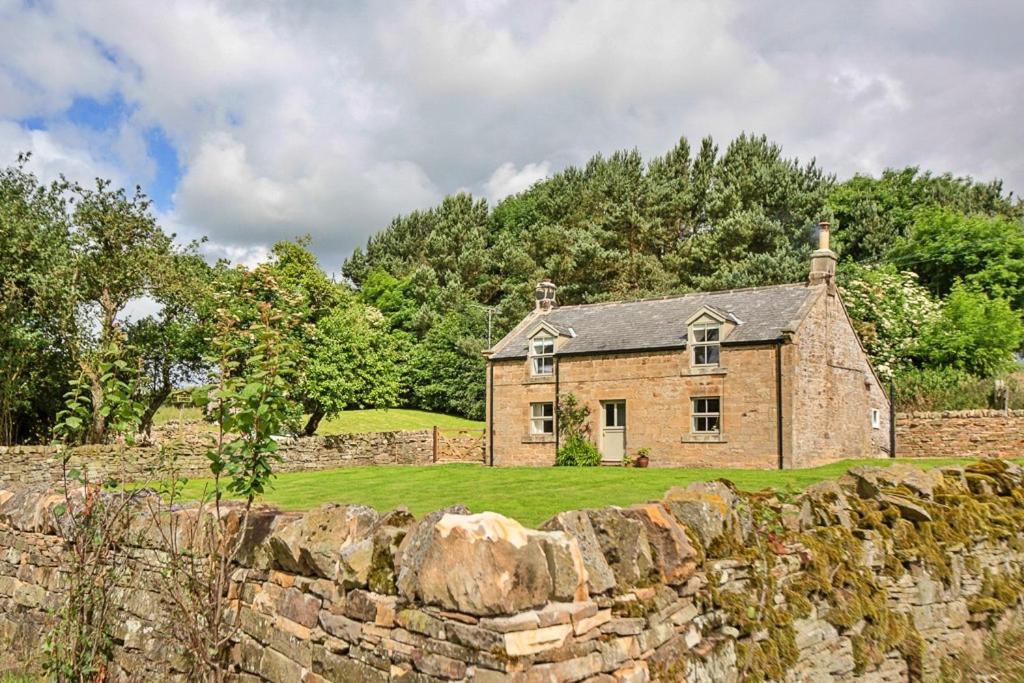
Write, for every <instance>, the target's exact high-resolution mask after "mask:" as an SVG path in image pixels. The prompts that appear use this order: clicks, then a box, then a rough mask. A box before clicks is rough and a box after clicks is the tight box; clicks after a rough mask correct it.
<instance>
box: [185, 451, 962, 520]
mask: <svg viewBox="0 0 1024 683" xmlns="http://www.w3.org/2000/svg"><path fill="white" fill-rule="evenodd" d="M891 462H892V461H891V460H844V461H842V462H837V463H833V464H830V465H825V466H823V467H816V468H813V469H806V470H784V471H778V470H738V469H667V468H666V469H646V470H641V469H632V468H631V469H624V468H621V467H597V468H586V469H578V468H559V467H537V468H525V467H524V468H493V469H492V468H488V467H480V466H478V465H434V466H423V467H412V466H395V467H351V468H345V469H338V470H324V471H320V472H298V473H292V474H282V475H280V476H278V477H277V479H276V480H275V482H274V484H273V489H272V490H271V491H270V492H269V493H268V495H267V496H266V499H265V500H266V502H269V503H273V504H275V505H279V506H281V507H282V508H285V509H291V510H301V509H307V508H311V507H315V506H317V505H320V504H321V503H326V502H332V503H363V504H365V505H371V506H373V507H375V508H377V509H378V510H381V511H384V510H390V509H392V508H394V507H397V506H399V505H405V506H406V507H408V508H409V510H410V511H411V512H412V513H413V514H415V515H417V516H420V515H422V514H424V513H426V512H430V511H432V510H437V509H439V508H442V507H445V506H448V505H453V504H455V503H463V504H465V505H466V506H467V507H468V508H469V509H470V510H472V511H474V512H483V511H485V510H493V511H495V512H500V513H502V514H504V515H507V516H509V517H513V518H515V519H518V520H519V521H520V522H522V523H523V524H524V525H527V526H536V525H537V524H539V523H541V522H543V521H544V520H546V519H548V518H549V517H551V516H552V515H554V514H555V513H556V512H561V511H564V510H574V509H579V508H587V507H600V506H603V505H629V504H631V503H637V502H642V501H646V500H652V499H656V498H660V497H661V495H662V494H663V493H664V492H665V491H666V490H668V489H669V488H671V487H672V486H685V485H686V484H689V483H691V482H694V481H699V480H708V479H717V478H719V477H724V478H727V479H730V480H732V481H734V482H736V484H737V485H738V486H739V487H740V488H743V489H747V490H757V489H762V488H765V487H769V486H772V487H776V488H778V489H786V488H794V489H799V488H803V487H805V486H808V485H809V484H812V483H814V482H817V481H821V480H822V479H828V478H832V477H836V476H839V475H840V474H842V473H844V472H845V471H846V469H847V468H849V467H852V466H853V465H858V464H871V465H887V464H890V463H891ZM900 462H903V463H911V464H916V465H921V466H924V467H936V466H939V465H946V464H952V463H958V462H959V463H963V462H968V461H964V460H957V459H953V458H950V459H942V460H932V459H929V460H901V461H900ZM203 485H204V484H203V482H199V481H196V482H190V483H189V488H188V494H189V495H191V496H199V495H201V491H202V487H203Z"/></svg>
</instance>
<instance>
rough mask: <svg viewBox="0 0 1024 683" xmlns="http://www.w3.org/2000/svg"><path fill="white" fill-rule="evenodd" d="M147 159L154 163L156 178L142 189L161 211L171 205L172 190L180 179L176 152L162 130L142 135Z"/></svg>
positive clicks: (153, 129)
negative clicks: (147, 154)
mask: <svg viewBox="0 0 1024 683" xmlns="http://www.w3.org/2000/svg"><path fill="white" fill-rule="evenodd" d="M143 137H145V140H146V149H147V151H148V153H149V157H150V158H151V159H152V160H153V161H154V162H156V177H154V178H153V180H152V181H151V182H150V184H149V187H144V188H143V189H144V190H145V191H146V194H148V195H149V196H150V198H151V199H152V200H153V204H154V205H156V207H157V208H158V209H160V210H161V211H166V210H168V209H170V208H171V206H172V205H173V201H172V198H173V196H174V189H175V188H176V187H177V186H178V181H179V180H180V179H181V166H180V164H179V163H178V151H177V150H176V149H175V148H174V145H173V144H171V141H170V139H168V137H167V134H166V133H165V132H164V129H163V128H159V127H156V128H150V129H149V130H147V131H146V132H145V134H144V136H143Z"/></svg>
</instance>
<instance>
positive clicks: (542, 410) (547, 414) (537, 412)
mask: <svg viewBox="0 0 1024 683" xmlns="http://www.w3.org/2000/svg"><path fill="white" fill-rule="evenodd" d="M530 433H531V434H554V433H555V404H554V403H531V404H530Z"/></svg>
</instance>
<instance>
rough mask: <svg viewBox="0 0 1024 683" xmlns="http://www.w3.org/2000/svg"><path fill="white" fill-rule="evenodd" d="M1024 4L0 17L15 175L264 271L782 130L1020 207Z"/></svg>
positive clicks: (2, 104)
mask: <svg viewBox="0 0 1024 683" xmlns="http://www.w3.org/2000/svg"><path fill="white" fill-rule="evenodd" d="M1022 31H1024V3H1021V2H1012V1H1007V2H985V1H983V0H982V1H978V2H970V3H965V2H960V1H953V0H950V1H943V0H927V1H915V0H901V1H900V2H892V1H891V0H882V1H877V2H872V1H870V0H866V1H860V2H852V1H850V2H819V1H814V0H809V1H807V2H799V1H794V2H785V3H779V2H762V1H760V0H756V1H755V0H751V1H750V2H732V1H729V0H714V1H707V2H705V1H699V0H694V1H675V0H674V1H668V0H632V1H629V2H626V1H622V0H619V1H611V0H550V1H544V2H541V1H540V0H518V1H516V2H513V1H512V0H509V1H492V2H459V1H457V0H444V1H438V2H427V1H424V2H417V1H409V2H388V1H386V0H374V1H373V2H366V3H355V2H352V3H345V2H336V1H334V0H307V1H305V2H291V3H289V2H280V1H277V0H274V1H269V0H268V1H266V2H264V1H261V0H244V1H242V0H239V1H237V2H232V1H223V2H215V1H210V0H180V1H173V0H172V1H169V2H138V1H137V0H127V1H124V2H118V1H110V2H101V1H97V2H80V1H68V2H64V1H61V0H52V1H47V0H31V1H30V0H0V163H3V164H10V163H13V162H14V160H15V158H16V156H17V154H18V153H19V152H31V153H32V155H33V156H32V161H31V168H32V170H33V171H35V172H36V173H37V174H38V175H39V176H40V177H42V178H44V179H51V178H55V177H57V176H58V175H59V174H65V175H66V176H68V177H70V178H72V179H75V180H80V181H82V182H91V180H92V179H93V178H95V177H97V176H101V177H105V178H110V179H112V180H113V181H114V182H115V183H117V184H119V185H122V186H125V187H129V188H131V187H134V186H135V185H140V186H141V187H142V188H143V190H144V191H146V192H147V193H148V194H149V195H150V197H152V199H153V201H154V210H155V211H156V213H157V214H158V217H159V219H160V221H161V224H162V225H163V226H164V228H165V229H166V230H168V231H171V232H175V233H176V234H178V236H179V238H181V239H182V240H190V239H194V238H197V237H199V236H202V235H206V236H208V238H209V242H208V243H207V244H206V246H205V247H204V249H205V250H206V252H207V253H208V254H209V255H210V256H211V257H226V258H230V259H232V260H234V261H236V262H241V263H247V264H251V263H254V262H257V261H259V260H260V259H262V258H264V257H265V255H266V251H267V248H268V247H269V245H271V244H272V243H273V242H275V241H277V240H280V239H290V238H293V237H297V236H300V235H304V234H309V235H311V236H312V238H313V248H314V250H315V251H316V252H317V254H318V256H319V258H320V260H321V264H322V265H323V267H324V268H325V269H326V270H327V271H329V272H338V271H339V270H340V266H341V263H342V262H343V260H344V258H345V257H346V256H347V255H348V254H349V253H351V251H352V249H353V248H354V247H355V246H357V245H360V244H364V243H365V241H366V239H367V237H369V236H370V235H371V234H373V233H375V232H377V231H378V230H380V229H382V228H384V227H386V226H387V224H388V223H389V222H390V220H391V219H392V218H393V217H394V216H396V215H398V214H402V213H407V212H409V211H411V210H413V209H417V208H427V207H429V206H431V205H433V204H435V203H437V202H438V201H439V200H440V199H441V198H442V197H443V196H444V195H446V194H450V193H453V192H457V191H469V192H472V193H473V194H474V195H478V196H482V197H486V198H487V199H488V200H489V201H490V202H495V201H498V200H500V199H501V198H502V197H505V196H507V195H509V194H511V193H515V192H518V191H521V190H524V189H526V188H527V187H529V186H530V185H531V184H532V183H534V182H536V181H537V180H539V179H541V178H543V177H546V176H548V175H551V174H552V173H555V172H557V171H558V170H560V169H562V168H564V167H566V166H567V165H570V164H579V163H583V162H585V161H586V160H587V159H588V158H590V157H591V156H592V155H593V154H594V153H596V152H603V153H610V152H613V151H615V150H618V149H627V148H634V147H635V148H637V149H639V150H640V152H641V153H643V154H644V155H645V156H646V157H651V156H654V155H658V154H661V153H664V152H665V151H667V150H668V149H670V148H671V147H672V146H673V145H674V144H675V143H676V142H677V141H678V140H679V138H680V137H681V136H686V137H687V138H688V139H690V141H691V142H692V143H696V142H697V141H698V140H699V139H700V138H702V137H704V136H705V135H711V136H713V137H714V138H715V139H716V141H718V142H719V143H720V144H726V143H727V142H728V141H729V140H731V139H732V138H734V137H735V136H736V135H738V134H739V133H741V132H744V131H746V132H752V133H757V134H761V133H763V134H766V135H767V136H768V137H769V138H770V139H772V140H774V141H776V142H778V143H780V144H781V145H782V146H783V150H784V152H785V153H786V154H787V156H795V157H799V158H800V159H801V160H807V159H810V158H811V157H815V158H816V159H817V160H818V162H819V164H821V165H822V166H823V167H824V168H825V169H827V170H829V171H832V172H835V173H836V174H838V176H839V177H840V178H844V177H848V176H850V175H852V174H854V173H878V172H879V171H881V170H882V169H884V168H886V167H903V166H908V165H917V166H921V167H923V168H928V169H932V170H934V171H937V172H946V171H949V172H952V173H954V174H957V175H971V176H974V177H975V178H978V179H982V180H989V179H992V178H997V177H998V178H1002V179H1004V181H1005V187H1006V189H1007V190H1016V191H1021V192H1024V131H1022V127H1021V121H1022V115H1024V41H1022V40H1020V35H1022Z"/></svg>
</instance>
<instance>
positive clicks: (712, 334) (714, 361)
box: [690, 323, 721, 365]
mask: <svg viewBox="0 0 1024 683" xmlns="http://www.w3.org/2000/svg"><path fill="white" fill-rule="evenodd" d="M690 330H691V336H692V341H691V345H692V346H693V364H694V365H718V357H719V352H720V351H721V347H720V344H721V336H720V330H721V326H720V325H719V324H718V323H694V324H693V325H692V326H691V327H690Z"/></svg>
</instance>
